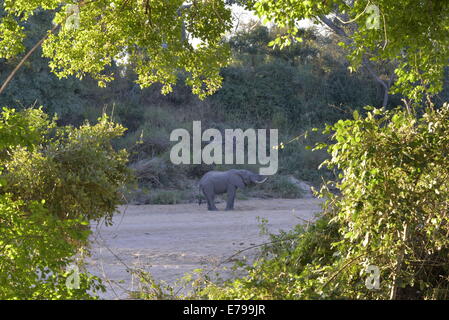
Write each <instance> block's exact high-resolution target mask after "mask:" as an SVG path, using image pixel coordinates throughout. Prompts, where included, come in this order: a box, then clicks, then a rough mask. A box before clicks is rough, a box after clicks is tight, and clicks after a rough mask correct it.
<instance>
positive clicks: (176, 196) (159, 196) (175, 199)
mask: <svg viewBox="0 0 449 320" xmlns="http://www.w3.org/2000/svg"><path fill="white" fill-rule="evenodd" d="M181 200H182V195H181V192H180V191H178V190H155V191H153V192H150V197H149V199H148V200H147V202H146V204H177V203H180V202H181Z"/></svg>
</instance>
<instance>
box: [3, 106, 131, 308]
mask: <svg viewBox="0 0 449 320" xmlns="http://www.w3.org/2000/svg"><path fill="white" fill-rule="evenodd" d="M123 131H124V129H123V128H122V127H121V126H118V125H115V124H114V123H112V122H110V121H108V120H107V118H106V117H103V118H102V119H100V122H99V123H98V124H97V125H95V126H90V125H88V124H85V125H83V126H82V127H80V128H78V129H76V128H72V127H62V128H57V127H56V125H55V123H54V121H52V120H49V119H48V117H47V116H46V115H45V114H44V113H43V112H42V111H41V110H34V109H28V110H24V111H21V112H15V111H14V110H10V109H4V110H3V112H2V114H1V116H0V147H1V149H0V152H1V153H0V154H1V157H0V170H1V169H3V171H0V248H2V249H1V253H0V299H88V298H92V295H95V294H96V293H97V292H98V291H99V290H103V289H104V287H103V286H102V284H101V281H100V280H99V279H98V278H96V277H93V276H91V275H90V274H88V273H86V272H76V274H74V273H73V272H70V271H68V269H67V268H68V267H69V266H71V265H72V264H75V263H76V264H82V257H83V255H82V254H81V253H82V252H84V253H88V251H87V250H86V246H87V244H88V237H89V234H90V229H89V220H90V219H97V220H98V219H101V218H103V217H104V218H106V222H108V221H110V218H111V216H112V214H113V213H114V212H115V210H116V206H117V205H118V204H119V203H120V201H121V196H120V194H119V188H120V187H121V185H122V184H123V183H124V182H125V181H126V180H128V178H129V172H128V170H127V168H126V152H124V151H119V152H117V151H114V150H113V149H112V147H111V139H113V138H115V137H117V136H119V135H121V134H122V133H123ZM78 277H79V278H78ZM75 278H78V279H79V283H77V282H78V281H76V280H74V283H73V286H68V285H67V281H70V280H71V279H75Z"/></svg>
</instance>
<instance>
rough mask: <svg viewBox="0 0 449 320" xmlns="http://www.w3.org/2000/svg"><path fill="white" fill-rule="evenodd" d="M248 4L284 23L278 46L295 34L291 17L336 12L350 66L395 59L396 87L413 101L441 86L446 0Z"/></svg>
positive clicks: (263, 0) (447, 48)
mask: <svg viewBox="0 0 449 320" xmlns="http://www.w3.org/2000/svg"><path fill="white" fill-rule="evenodd" d="M369 5H370V6H371V8H370V7H369ZM373 5H374V6H376V8H377V9H373V8H374V7H373ZM247 7H248V8H249V9H254V10H255V11H256V12H257V13H258V14H259V16H261V17H262V16H263V17H265V18H266V19H267V20H270V21H273V22H274V23H276V25H278V26H279V27H285V28H286V29H287V32H286V33H284V34H281V35H279V37H278V38H277V39H276V40H275V41H273V45H276V46H281V47H282V46H286V45H289V44H290V43H292V42H294V40H295V38H296V37H298V28H297V27H296V25H295V21H299V20H301V19H304V18H308V19H312V20H314V21H316V23H318V21H320V20H319V19H320V18H321V17H324V16H326V15H329V14H332V13H337V18H338V19H340V20H342V21H343V23H340V22H339V21H338V19H335V20H333V22H332V23H333V25H334V29H335V30H337V31H336V32H337V33H339V34H343V33H345V34H346V35H347V36H348V37H349V40H343V41H345V42H342V45H343V46H345V47H346V48H347V49H349V51H350V53H349V55H348V58H349V60H350V62H351V64H352V67H353V68H357V67H358V66H360V64H361V62H362V61H363V59H366V58H367V57H368V59H370V60H374V61H382V60H389V61H396V62H397V63H398V66H397V68H396V70H395V72H396V76H397V81H396V83H395V85H394V86H395V90H394V91H395V92H400V93H403V94H405V95H406V96H408V97H409V98H412V99H415V100H416V101H420V100H421V97H422V94H423V93H427V94H436V93H438V92H439V91H441V89H442V83H443V82H442V80H443V72H444V67H445V66H446V65H447V60H448V58H449V36H448V35H449V32H448V25H449V3H448V2H447V1H410V0H401V1H390V0H374V1H373V0H364V1H354V2H352V4H348V3H347V1H337V0H332V1H309V0H301V1H290V0H281V1H277V0H252V1H248V2H247ZM349 22H351V25H350V27H348V23H349ZM347 30H350V32H345V31H347ZM299 36H300V35H299Z"/></svg>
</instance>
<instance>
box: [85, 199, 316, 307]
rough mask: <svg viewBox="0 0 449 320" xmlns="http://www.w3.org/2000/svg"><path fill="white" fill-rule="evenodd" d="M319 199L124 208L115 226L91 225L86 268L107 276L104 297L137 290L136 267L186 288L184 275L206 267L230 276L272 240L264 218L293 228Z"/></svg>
mask: <svg viewBox="0 0 449 320" xmlns="http://www.w3.org/2000/svg"><path fill="white" fill-rule="evenodd" d="M320 203H322V200H319V199H314V198H310V199H270V200H265V199H253V200H240V201H238V202H237V203H236V205H235V207H236V209H235V210H234V211H224V206H225V203H219V204H218V205H217V207H218V208H219V209H220V211H215V212H211V211H207V208H206V206H205V205H204V204H203V205H202V206H198V204H178V205H139V206H137V205H128V206H122V207H120V208H119V213H117V214H116V215H115V216H114V219H113V221H114V224H113V225H112V226H110V227H106V226H105V225H104V223H98V224H92V226H91V228H92V230H93V234H92V236H91V240H92V256H91V257H90V258H89V259H88V264H87V267H88V271H89V272H91V273H92V274H95V275H97V276H100V277H101V278H102V279H104V283H105V284H106V287H107V292H106V293H104V294H101V298H103V299H128V298H129V297H130V295H129V293H130V291H135V290H137V289H138V288H139V283H138V281H137V279H136V276H135V275H134V274H133V272H132V270H135V269H139V270H144V271H147V272H150V273H151V275H152V276H153V278H154V279H155V280H157V281H161V280H162V281H165V282H166V283H168V284H170V285H174V286H175V287H176V289H177V290H178V289H179V290H180V292H187V291H188V289H187V288H184V287H182V286H180V285H179V284H176V280H177V279H180V278H181V277H183V275H184V274H185V273H188V272H191V271H192V270H195V269H198V268H202V269H204V270H206V271H208V272H213V273H214V272H215V271H219V272H220V273H222V275H223V277H224V278H227V277H230V276H232V274H231V273H230V271H223V269H222V268H223V267H229V266H231V265H232V264H233V261H235V259H236V258H239V259H242V258H247V259H254V257H255V255H256V254H257V252H258V247H257V246H258V245H260V244H262V243H264V242H266V241H268V236H267V235H263V234H261V233H260V222H261V220H260V219H266V220H268V223H267V224H266V227H267V228H268V231H269V232H271V233H277V232H278V231H279V230H290V229H292V228H293V227H294V226H295V225H297V224H298V223H306V221H313V219H314V217H315V214H316V213H318V212H320ZM248 248H249V249H248ZM242 250H243V251H242ZM240 251H242V252H240Z"/></svg>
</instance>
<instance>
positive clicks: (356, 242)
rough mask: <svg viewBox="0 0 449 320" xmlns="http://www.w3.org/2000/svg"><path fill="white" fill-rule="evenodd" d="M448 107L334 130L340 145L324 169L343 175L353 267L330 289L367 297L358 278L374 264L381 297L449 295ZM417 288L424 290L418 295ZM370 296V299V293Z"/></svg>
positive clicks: (340, 205) (383, 114)
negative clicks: (437, 292) (378, 272)
mask: <svg viewBox="0 0 449 320" xmlns="http://www.w3.org/2000/svg"><path fill="white" fill-rule="evenodd" d="M448 120H449V105H448V104H447V103H446V104H444V105H443V107H442V108H440V109H437V110H435V109H433V108H429V109H428V110H427V111H426V113H425V114H424V115H423V116H422V117H420V118H417V117H415V116H413V115H411V114H408V113H406V112H404V111H399V110H395V111H385V110H380V109H372V110H371V111H370V112H368V114H367V116H366V117H365V118H361V117H360V116H359V115H358V114H354V120H346V121H343V120H342V121H339V122H337V123H336V124H335V125H333V126H329V127H328V129H327V132H330V131H333V132H334V134H333V140H334V141H335V144H332V145H330V146H329V147H328V151H329V153H330V154H331V155H332V158H331V159H329V160H328V161H326V162H325V163H324V164H325V165H328V166H330V167H331V168H333V167H335V168H336V169H338V170H340V171H341V173H340V175H339V177H340V179H341V180H340V181H339V182H338V183H337V187H338V189H340V191H341V193H342V196H341V197H336V196H331V200H330V203H332V205H333V206H335V210H336V214H335V216H334V217H333V221H335V222H337V223H338V224H339V225H340V226H341V228H340V232H341V233H342V234H343V235H344V241H341V242H340V243H337V244H336V247H337V248H338V250H339V251H340V252H341V254H342V257H344V259H343V260H342V263H349V262H350V267H346V270H345V271H343V272H342V273H341V277H342V279H341V280H340V281H338V282H333V283H331V284H329V288H330V290H342V289H341V288H340V289H338V288H337V285H338V284H339V283H340V284H341V282H347V283H349V284H350V285H352V287H351V289H347V291H346V292H345V291H343V292H344V293H343V294H345V295H347V296H348V297H352V298H361V297H366V295H365V294H363V293H362V291H357V290H356V289H357V288H358V287H360V285H359V286H357V285H356V283H355V281H356V280H357V279H358V276H357V274H360V273H361V272H362V271H363V269H364V268H365V267H366V266H367V265H368V264H371V265H376V266H378V267H379V268H380V270H381V279H382V281H383V284H382V290H380V291H379V292H378V293H376V294H374V295H373V296H374V297H378V298H386V297H391V298H398V297H407V293H406V292H407V290H408V289H410V288H413V289H415V291H414V292H412V293H408V295H411V296H412V297H424V298H432V297H434V292H433V290H434V289H435V288H437V287H438V288H439V289H440V292H443V293H444V295H445V296H446V295H447V290H448V287H449V282H448V281H447V278H446V277H447V272H448V271H449V270H447V268H446V266H447V252H448V250H449V241H448V239H447V233H448V230H447V225H448V221H447V220H448V218H447V214H446V213H447V205H448V202H447V199H448V195H449V194H448V192H449V185H448V182H447V181H448V175H449V167H448V162H447V159H446V155H447V154H448V146H449V143H448V142H449V141H448V136H449V126H448V124H449V121H448ZM417 291H419V292H420V293H419V294H418V293H417ZM369 296H371V295H369Z"/></svg>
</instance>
